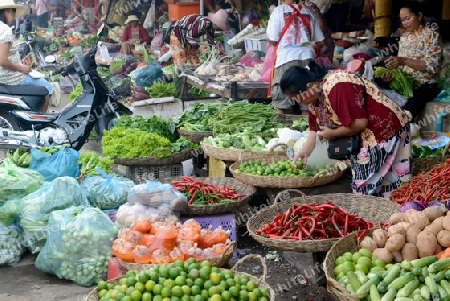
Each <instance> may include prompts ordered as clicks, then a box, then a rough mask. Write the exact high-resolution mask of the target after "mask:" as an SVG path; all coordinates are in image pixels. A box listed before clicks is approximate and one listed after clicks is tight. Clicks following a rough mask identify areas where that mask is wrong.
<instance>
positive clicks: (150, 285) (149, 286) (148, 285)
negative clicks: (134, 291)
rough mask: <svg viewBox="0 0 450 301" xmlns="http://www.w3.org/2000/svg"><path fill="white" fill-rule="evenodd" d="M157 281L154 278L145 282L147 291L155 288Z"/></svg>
mask: <svg viewBox="0 0 450 301" xmlns="http://www.w3.org/2000/svg"><path fill="white" fill-rule="evenodd" d="M155 285H156V283H155V281H153V280H149V281H147V282H146V283H145V290H146V291H147V292H151V291H152V290H153V288H154V287H155Z"/></svg>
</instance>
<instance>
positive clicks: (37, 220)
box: [20, 177, 89, 253]
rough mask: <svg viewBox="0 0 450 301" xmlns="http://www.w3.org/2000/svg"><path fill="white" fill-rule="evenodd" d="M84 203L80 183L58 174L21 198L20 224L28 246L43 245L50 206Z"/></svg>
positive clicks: (85, 201)
mask: <svg viewBox="0 0 450 301" xmlns="http://www.w3.org/2000/svg"><path fill="white" fill-rule="evenodd" d="M88 205H89V203H88V202H87V200H86V197H85V196H84V194H83V192H82V190H81V186H80V184H79V183H78V181H77V180H76V179H75V178H72V177H59V178H56V179H55V180H53V181H51V182H46V183H44V185H43V186H42V188H41V189H39V190H36V191H35V192H33V193H31V194H29V195H27V196H26V197H24V198H22V199H21V200H20V225H21V226H22V228H23V230H24V234H25V242H26V245H27V247H28V249H29V250H30V251H31V252H32V253H36V252H39V251H40V249H41V248H42V247H43V246H44V244H45V240H46V233H47V224H48V219H49V216H50V214H51V213H52V212H53V211H54V210H61V209H66V208H69V207H72V206H88Z"/></svg>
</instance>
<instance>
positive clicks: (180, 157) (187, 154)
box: [114, 148, 194, 166]
mask: <svg viewBox="0 0 450 301" xmlns="http://www.w3.org/2000/svg"><path fill="white" fill-rule="evenodd" d="M163 150H168V151H170V149H169V148H158V149H155V150H154V151H152V152H151V153H150V156H148V157H138V158H134V159H128V158H115V159H114V163H116V164H122V165H128V166H133V165H137V166H142V165H152V166H153V165H169V164H175V163H181V162H183V161H186V160H188V159H190V158H192V156H193V151H194V150H193V149H185V150H183V151H181V152H177V153H172V155H171V156H168V157H163V158H159V157H155V156H152V154H153V153H155V152H158V151H163Z"/></svg>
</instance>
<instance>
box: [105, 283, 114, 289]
mask: <svg viewBox="0 0 450 301" xmlns="http://www.w3.org/2000/svg"><path fill="white" fill-rule="evenodd" d="M113 288H114V284H112V283H107V284H106V289H108V290H112V289H113Z"/></svg>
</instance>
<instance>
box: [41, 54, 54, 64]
mask: <svg viewBox="0 0 450 301" xmlns="http://www.w3.org/2000/svg"><path fill="white" fill-rule="evenodd" d="M44 61H45V62H46V63H55V62H56V57H55V56H54V55H47V56H46V57H45V58H44Z"/></svg>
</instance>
